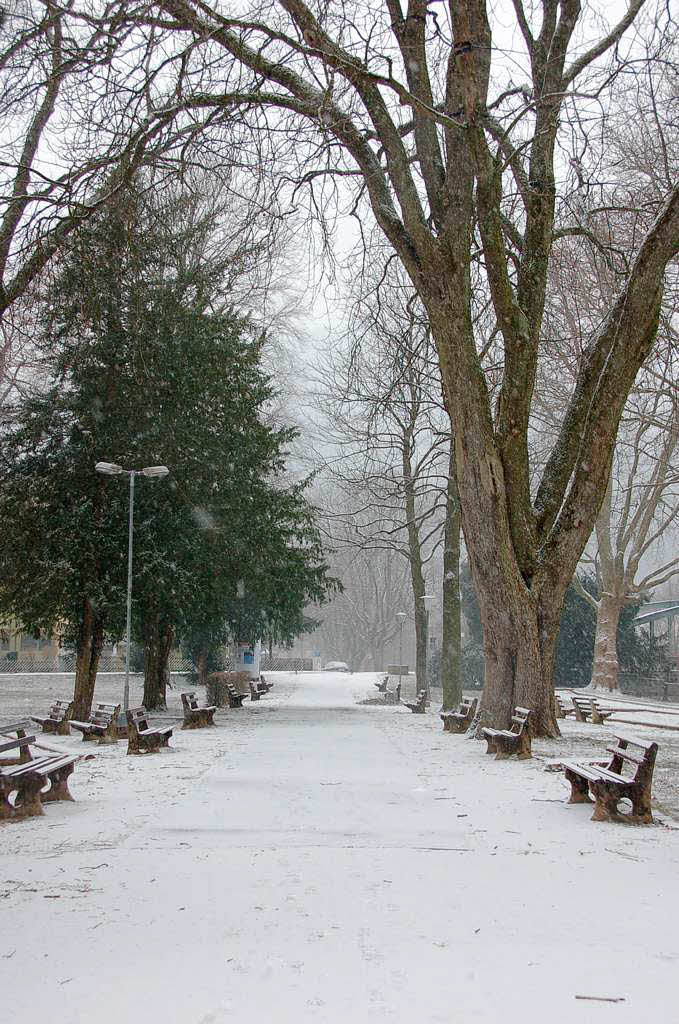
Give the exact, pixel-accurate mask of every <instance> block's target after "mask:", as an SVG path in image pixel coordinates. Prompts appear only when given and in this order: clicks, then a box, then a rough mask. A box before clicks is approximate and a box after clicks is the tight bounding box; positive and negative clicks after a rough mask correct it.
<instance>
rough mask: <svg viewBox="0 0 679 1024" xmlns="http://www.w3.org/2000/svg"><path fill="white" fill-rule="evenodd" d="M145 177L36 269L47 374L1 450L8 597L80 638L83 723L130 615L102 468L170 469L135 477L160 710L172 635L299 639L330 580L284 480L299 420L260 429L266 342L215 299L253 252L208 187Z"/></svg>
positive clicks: (140, 611) (138, 565)
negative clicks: (169, 184) (106, 656)
mask: <svg viewBox="0 0 679 1024" xmlns="http://www.w3.org/2000/svg"><path fill="white" fill-rule="evenodd" d="M136 184H137V187H136V188H135V189H128V190H126V191H125V192H124V193H121V195H120V197H119V198H118V201H117V202H116V203H115V204H112V205H109V206H107V207H106V208H105V209H103V210H102V211H101V213H99V214H97V216H95V217H93V218H90V219H89V220H88V221H87V223H86V224H84V225H82V226H81V227H80V228H79V229H78V230H77V231H75V232H74V233H73V234H72V235H71V236H70V238H69V240H68V242H67V243H65V244H64V246H63V247H62V249H61V255H60V260H59V266H58V267H54V268H52V269H53V273H52V274H51V275H50V277H49V278H48V277H47V275H44V276H43V280H44V283H45V293H44V296H43V301H42V304H41V315H40V317H39V321H38V323H39V327H40V334H39V337H38V338H37V341H36V344H37V348H38V349H39V351H40V353H41V355H42V366H41V379H39V380H36V381H35V386H34V387H33V388H32V389H31V391H30V393H29V394H28V396H27V397H25V398H22V399H21V400H19V401H18V402H17V403H15V404H14V405H9V406H6V408H5V416H4V423H3V436H2V444H1V446H0V528H1V529H2V530H3V531H4V532H5V535H6V536H7V537H10V536H11V537H12V543H11V544H6V545H4V546H3V550H2V553H1V554H0V580H1V582H0V608H1V609H2V611H3V612H4V613H5V614H7V613H12V614H14V615H15V616H16V617H17V618H18V619H19V621H21V622H22V623H23V624H24V625H25V626H26V627H28V628H33V629H55V628H56V629H58V630H60V631H61V632H62V635H63V637H64V641H65V642H66V643H67V644H68V645H71V646H72V647H73V648H74V649H75V651H76V653H77V660H76V683H75V715H76V716H77V717H82V716H83V715H86V714H87V713H88V712H89V708H90V704H91V701H92V696H93V691H94V684H95V678H96V672H97V665H98V661H99V655H100V653H101V649H102V645H103V643H104V641H105V640H106V638H109V639H112V638H117V637H120V636H121V635H122V632H123V614H124V607H125V587H126V555H127V544H126V538H127V512H128V496H127V487H126V485H125V484H122V482H121V479H120V478H118V479H116V480H112V479H111V478H103V477H102V476H100V475H98V474H96V473H95V472H94V465H95V463H96V462H97V461H99V460H103V461H113V462H117V463H119V464H121V465H123V466H126V467H128V466H132V467H137V468H139V467H141V466H143V465H149V464H159V463H164V464H166V465H167V466H168V467H169V468H170V475H169V477H168V478H167V479H166V480H165V481H164V482H162V483H159V482H157V481H145V480H143V478H142V482H141V484H140V485H139V488H138V494H137V500H136V506H135V509H136V515H135V573H134V598H135V600H134V627H133V633H134V635H135V636H137V637H139V638H140V639H141V640H142V641H143V643H144V649H145V689H144V703H145V705H146V706H147V707H150V708H154V707H161V706H164V705H165V686H166V683H167V678H168V672H167V659H168V655H169V653H170V650H171V648H172V646H173V645H174V644H175V643H177V642H180V641H181V642H182V643H184V644H185V645H186V646H187V647H188V648H189V649H191V650H192V651H193V652H194V657H195V658H196V661H197V662H198V663H204V662H205V661H206V658H207V655H208V652H209V651H210V650H212V649H214V648H215V647H216V646H217V645H218V644H223V643H226V642H228V641H234V640H237V639H247V640H248V641H249V642H254V641H256V640H259V639H265V640H267V641H273V642H276V643H286V642H290V641H291V639H292V638H293V636H295V635H296V634H297V633H299V632H300V631H301V630H302V629H303V628H304V627H305V626H306V625H308V622H307V620H306V619H305V616H304V611H303V609H304V607H305V606H306V605H307V604H308V603H309V602H312V601H315V602H319V603H322V601H323V600H324V599H325V596H326V594H327V593H328V591H329V590H331V589H332V586H333V584H332V581H331V580H330V578H329V576H328V573H327V566H326V563H325V560H324V557H323V553H322V550H321V545H320V538H319V535H318V531H317V528H316V526H315V522H314V514H313V509H312V507H311V506H310V505H309V503H308V502H307V500H306V498H305V496H304V485H303V484H299V485H297V484H294V483H291V482H290V481H289V480H288V479H287V477H286V464H285V459H286V449H287V448H288V446H289V444H290V442H291V441H292V439H293V437H294V431H292V430H291V429H289V428H286V427H280V426H275V425H273V424H271V423H270V422H269V411H270V406H271V401H272V398H273V396H274V390H273V387H272V382H271V380H270V378H269V377H268V376H267V374H266V373H265V372H264V370H263V367H262V355H263V350H264V349H265V347H266V337H265V336H263V335H261V334H260V333H259V332H257V331H254V330H253V329H252V325H251V324H250V323H249V322H248V321H247V320H246V319H244V318H243V317H242V316H239V315H238V314H237V313H236V312H235V310H234V309H233V308H232V307H231V306H230V292H229V290H228V288H227V289H226V290H225V282H226V281H228V280H229V279H233V278H234V277H242V276H243V275H247V273H248V267H249V264H250V262H251V261H252V260H253V259H254V258H255V255H256V254H254V253H253V252H252V251H250V252H248V253H247V255H246V256H245V257H244V256H243V254H242V253H239V252H238V251H236V252H234V251H233V249H232V248H230V247H227V248H226V249H225V248H224V245H223V244H221V245H220V244H217V243H216V242H215V236H216V234H217V232H219V220H220V217H219V216H217V213H216V210H215V209H214V208H210V204H209V203H206V201H205V199H204V198H203V199H201V198H200V196H199V195H197V194H195V193H194V194H189V193H188V192H184V193H182V192H180V191H179V190H177V189H176V188H175V189H174V190H173V191H172V192H171V193H170V194H166V195H165V196H163V194H162V192H159V191H155V192H154V193H152V194H150V193H149V191H148V190H147V189H146V188H144V186H145V184H146V183H145V182H144V179H143V178H139V179H137V182H136ZM204 184H206V183H204ZM226 212H227V211H224V210H222V211H221V216H222V217H223V216H224V215H225V213H226ZM218 237H220V238H221V239H222V242H223V236H222V235H221V234H220V235H219V236H218ZM268 257H269V252H268V250H267V258H268ZM123 479H125V478H123Z"/></svg>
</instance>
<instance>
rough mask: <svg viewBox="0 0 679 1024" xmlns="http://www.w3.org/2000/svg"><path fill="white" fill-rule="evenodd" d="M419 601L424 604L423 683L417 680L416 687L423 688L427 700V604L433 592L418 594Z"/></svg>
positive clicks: (431, 598) (431, 599) (432, 598)
mask: <svg viewBox="0 0 679 1024" xmlns="http://www.w3.org/2000/svg"><path fill="white" fill-rule="evenodd" d="M419 599H420V601H422V603H423V604H424V643H423V645H422V647H423V649H424V660H423V668H424V685H420V681H419V679H418V681H417V689H418V690H424V692H425V693H426V695H427V696H426V699H427V701H428V700H429V675H428V672H427V655H428V653H429V651H428V648H429V605H430V603H431V601H433V600H434V594H420V598H419Z"/></svg>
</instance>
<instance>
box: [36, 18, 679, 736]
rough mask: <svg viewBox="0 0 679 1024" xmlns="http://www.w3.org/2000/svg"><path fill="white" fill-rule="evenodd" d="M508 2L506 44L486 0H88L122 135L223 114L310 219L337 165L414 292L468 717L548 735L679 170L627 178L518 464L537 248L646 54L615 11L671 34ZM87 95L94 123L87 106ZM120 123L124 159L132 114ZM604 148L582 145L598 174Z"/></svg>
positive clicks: (674, 232) (656, 303)
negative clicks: (617, 234)
mask: <svg viewBox="0 0 679 1024" xmlns="http://www.w3.org/2000/svg"><path fill="white" fill-rule="evenodd" d="M95 6H96V5H95ZM512 6H513V17H514V23H513V25H512V26H511V28H510V31H513V33H514V35H513V36H512V38H511V42H510V43H509V46H510V47H511V60H509V59H508V58H507V54H506V52H504V51H503V46H502V44H503V42H504V40H506V39H507V38H508V36H507V29H506V27H505V26H502V27H500V26H499V24H498V23H497V21H496V14H495V11H494V9H493V8H492V7H491V5H489V4H487V2H486V0H449V3H448V4H447V5H446V6H443V5H441V7H440V8H439V7H437V8H436V9H433V8H432V7H431V6H430V4H428V2H427V0H410V2H409V3H408V6H407V9H405V10H404V9H403V7H402V6H401V3H400V2H399V0H384V2H383V3H380V4H371V5H369V6H368V7H366V6H365V4H363V3H361V2H359V0H348V2H347V3H345V4H342V5H328V4H326V3H325V2H324V0H318V2H313V3H311V2H309V3H305V2H303V0H270V2H261V3H260V2H252V3H250V4H248V3H247V2H246V3H244V4H242V5H240V6H239V9H238V12H233V11H231V10H226V11H225V10H224V9H223V7H222V5H221V4H218V3H208V2H205V0H164V2H157V3H140V4H138V5H136V4H114V5H110V6H109V5H101V11H100V18H103V17H104V14H106V15H107V16H108V14H109V12H111V11H113V12H114V15H113V21H112V22H110V24H111V25H115V28H116V29H117V30H119V31H120V32H123V38H125V39H126V40H128V44H129V46H130V50H129V51H128V52H129V53H130V54H131V52H132V46H133V45H134V47H136V50H135V53H137V54H141V55H142V56H141V57H140V58H137V60H136V64H135V68H136V69H137V70H136V75H135V76H133V85H134V88H132V89H130V88H127V87H123V86H121V92H120V93H119V94H118V93H112V92H111V91H108V92H107V93H105V92H104V91H102V90H101V89H100V90H99V92H98V93H97V97H98V96H105V98H106V101H107V102H108V103H110V104H111V107H112V110H113V112H114V113H115V114H116V115H117V114H118V110H119V106H120V105H124V113H125V114H129V111H130V109H131V106H135V105H136V106H137V108H139V110H140V111H141V108H142V107H143V116H140V118H139V120H138V121H137V122H135V130H136V131H137V132H138V133H139V132H140V133H141V135H142V137H143V138H144V139H146V138H147V137H148V135H149V131H152V130H154V129H153V128H151V129H149V127H148V122H147V118H149V117H150V118H151V122H152V125H159V126H160V125H161V124H162V125H164V126H165V127H167V125H169V124H170V123H172V124H173V125H176V127H175V129H174V130H175V131H179V130H180V127H182V126H183V128H184V130H185V131H187V132H190V133H193V134H194V135H195V134H196V132H195V129H196V125H197V121H201V122H202V121H208V120H209V119H210V118H213V119H215V120H218V119H219V118H220V117H222V118H226V117H227V116H228V117H231V118H232V117H233V114H234V112H235V111H238V115H239V128H240V133H241V134H240V138H241V139H242V140H243V154H244V161H245V162H247V161H249V162H250V164H251V166H253V167H256V168H257V171H258V173H260V174H261V170H262V168H266V167H268V166H275V167H276V168H277V172H278V174H279V177H280V180H282V181H286V182H289V183H290V191H289V195H290V196H291V197H292V196H293V195H294V196H298V195H299V194H300V193H299V191H298V189H299V186H301V185H306V186H307V187H308V192H307V193H306V194H307V197H308V199H307V203H308V206H309V207H310V208H311V209H312V210H314V209H315V210H317V211H318V214H319V217H320V218H323V217H324V216H325V215H326V214H327V211H328V206H329V205H332V203H333V202H335V203H339V202H340V201H341V199H342V197H343V196H344V195H346V192H345V191H344V187H347V188H351V186H352V185H354V186H355V192H354V194H353V202H354V209H355V211H356V212H357V213H358V214H359V216H361V215H362V209H363V206H362V204H363V201H364V200H367V202H368V203H369V205H370V208H371V210H372V213H373V215H374V218H375V220H376V221H377V223H378V225H379V226H380V228H381V230H382V231H383V233H384V235H385V236H386V238H387V239H388V240H389V242H390V244H391V245H392V247H393V249H394V251H395V253H397V254H398V256H399V258H400V260H401V262H402V263H403V265H404V267H405V269H406V271H407V273H408V275H409V277H410V280H411V282H412V283H413V286H414V287H415V289H416V291H417V293H418V296H419V298H420V300H421V302H422V304H423V306H424V308H425V310H426V312H427V315H428V318H429V323H430V327H431V331H432V336H433V338H434V341H435V344H436V348H437V353H438V361H439V364H440V367H441V375H442V380H443V387H444V393H445V400H446V405H447V407H448V410H449V413H450V415H451V417H452V420H453V423H454V428H455V436H456V448H455V457H456V476H457V484H458V489H459V495H460V502H461V509H462V522H463V529H464V533H465V538H466V544H467V548H468V552H469V558H470V563H471V566H472V572H473V575H474V580H475V584H476V589H477V592H478V595H479V599H480V604H481V612H482V619H483V626H484V637H485V640H484V643H485V653H486V685H485V690H484V698H483V719H484V720H485V721H492V722H495V723H497V724H504V723H506V722H507V721H508V718H509V715H510V712H511V708H512V705H514V704H516V703H520V704H524V705H527V706H529V707H531V708H532V709H533V712H534V713H533V716H532V722H533V725H534V729H535V731H536V732H538V733H541V734H549V735H556V734H557V733H558V726H557V724H556V721H555V719H554V714H553V700H552V669H553V663H554V652H555V644H556V637H557V632H558V625H559V619H560V611H561V607H562V603H563V598H564V594H565V591H566V588H567V586H568V583H569V582H570V580H571V578H572V576H573V573H574V570H575V567H576V565H577V562H578V559H579V557H580V555H581V553H582V551H583V548H584V546H585V544H586V542H587V539H588V537H589V535H590V533H591V531H592V528H593V525H594V522H595V520H596V517H597V514H598V511H599V507H600V505H601V501H602V499H603V495H604V493H605V490H606V485H607V481H608V477H609V474H610V468H611V463H612V458H613V449H614V445H615V437H616V432H617V427H618V422H619V419H620V416H621V414H622V410H623V407H624V404H625V400H626V396H627V394H628V393H629V390H630V388H631V386H632V383H633V381H634V379H635V376H636V374H637V372H638V369H639V367H640V366H641V365H642V364H643V363H644V361H645V360H646V358H647V357H648V355H649V353H650V352H651V350H652V347H653V344H654V339H655V333H656V326H657V319H658V312H659V308H660V302H661V297H662V288H663V281H664V275H665V269H666V266H667V264H668V262H669V261H670V260H671V259H672V258H673V257H674V256H675V255H676V253H677V251H678V250H679V185H677V183H676V181H672V182H669V183H668V185H667V187H666V188H665V189H664V190H663V193H662V195H660V196H658V195H656V194H655V193H654V194H651V195H649V201H648V212H649V213H650V214H651V215H652V220H651V223H650V226H649V227H648V228H647V229H646V230H645V233H644V234H643V235H639V236H638V237H637V238H635V244H634V255H633V258H631V259H630V261H629V270H628V272H627V273H626V274H625V276H624V280H623V282H622V284H621V286H620V288H619V290H618V293H617V295H616V298H615V300H614V302H613V303H612V304H611V306H610V308H609V310H608V311H607V315H606V317H605V318H604V320H603V321H602V322H600V323H599V324H597V325H596V327H595V328H594V329H593V330H592V331H591V332H589V333H588V336H587V337H586V338H585V339H584V345H583V358H582V359H581V362H580V366H579V368H578V373H577V377H576V383H575V386H574V388H573V390H572V392H571V394H570V395H569V398H568V401H567V403H565V404H564V406H563V408H562V410H561V411H562V415H561V418H560V428H559V433H558V436H557V438H556V440H555V442H554V445H553V447H552V450H551V452H550V453H549V455H548V457H547V458H546V461H545V463H544V466H543V467H542V468H541V470H540V472H539V473H538V475H537V479H535V478H534V475H533V472H532V466H531V460H530V455H529V437H530V432H531V429H532V426H531V412H532V402H533V396H534V389H535V384H536V379H537V368H538V364H539V360H540V355H541V352H542V325H543V317H544V309H545V299H546V294H547V289H548V270H549V261H550V255H551V253H552V249H553V246H554V244H555V242H557V241H558V240H559V239H560V238H563V237H565V236H568V235H573V234H575V235H577V236H579V237H580V238H582V239H583V244H587V243H586V242H585V241H584V240H585V239H587V237H588V229H587V225H586V223H583V222H582V218H581V217H580V215H579V213H578V209H577V204H576V205H575V206H574V205H573V204H569V202H568V201H567V200H568V198H569V196H570V195H572V194H574V193H575V194H577V191H578V188H579V183H580V180H581V179H582V180H585V179H586V172H587V143H588V141H589V140H590V139H591V138H592V137H593V135H594V133H595V131H596V130H599V131H600V133H601V134H602V135H603V136H605V134H606V131H607V124H608V117H607V110H606V100H607V96H608V95H609V94H610V89H611V87H612V86H613V85H614V84H615V83H616V81H617V78H618V76H619V74H620V73H621V72H622V71H623V70H627V69H633V67H634V64H633V63H632V57H634V58H635V59H636V58H638V59H639V60H641V61H642V62H644V61H647V56H646V54H645V53H644V52H643V47H641V46H640V45H639V42H638V36H637V37H635V36H633V34H632V33H628V30H629V29H630V28H631V27H632V26H637V28H638V33H639V34H640V35H641V36H642V37H643V38H644V39H645V40H646V41H647V42H648V47H649V48H651V47H655V52H653V53H652V54H651V58H650V59H651V60H652V61H654V62H655V66H656V67H658V68H662V67H664V64H663V61H666V60H671V54H669V55H668V54H666V53H664V52H662V47H663V46H669V45H671V44H672V40H671V39H670V37H669V34H668V33H666V34H665V35H664V36H662V35H661V33H660V32H659V31H657V25H656V22H655V21H654V18H653V17H652V16H651V17H649V18H647V19H646V20H643V12H644V10H646V9H648V8H650V7H651V4H650V2H649V0H647V2H645V0H628V6H627V9H626V10H625V12H624V14H623V16H622V17H621V18H620V20H619V21H618V22H617V23H615V24H612V25H610V26H609V25H607V26H605V27H604V28H603V30H602V31H601V34H600V35H599V36H598V38H595V39H594V41H593V42H592V41H591V40H592V36H593V34H594V33H595V32H596V31H597V29H598V23H597V24H596V25H595V24H594V23H593V21H592V19H591V18H590V16H589V14H588V11H587V10H585V11H583V9H582V8H581V5H580V3H579V0H541V2H540V3H539V4H535V5H531V7H530V8H528V7H526V6H524V5H523V3H522V2H521V0H513V5H512ZM67 9H68V10H69V11H70V10H71V8H67ZM62 10H66V8H59V11H60V12H61V11H62ZM73 10H77V12H78V14H79V16H80V17H81V18H82V19H83V21H82V24H83V25H85V26H88V27H89V26H90V25H94V26H95V28H94V29H92V31H99V30H100V27H101V21H97V20H96V19H95V20H94V21H93V20H92V14H91V11H90V5H89V4H85V3H83V4H82V7H78V5H77V4H76V3H75V0H74V7H73ZM662 10H663V9H661V14H662ZM651 14H653V12H651ZM502 16H503V19H504V18H505V17H506V9H503V11H502ZM599 20H602V19H599ZM125 31H127V32H128V33H130V36H129V37H127V36H125V35H124V32H125ZM133 37H134V38H133ZM45 38H46V39H48V38H49V37H48V35H45ZM106 38H107V39H108V37H106ZM628 40H629V41H628ZM108 67H113V65H110V64H109V65H108ZM46 77H48V76H46ZM144 83H146V85H147V88H146V89H144ZM107 84H108V82H107ZM97 97H95V99H96V98H97ZM123 97H126V98H130V97H132V98H130V100H129V102H127V100H124V99H123ZM116 101H117V102H116ZM94 107H96V112H97V113H98V121H97V118H95V123H98V125H101V124H102V122H103V118H102V111H104V110H106V109H107V106H106V103H105V102H102V103H100V104H99V106H96V103H95V104H90V105H89V108H92V109H94ZM89 108H88V110H89ZM192 119H194V120H192ZM142 122H143V125H142ZM140 126H141V127H140ZM157 130H158V131H160V130H161V129H160V127H159V128H158V129H157ZM128 138H129V139H130V140H131V141H129V142H128V144H127V147H128V148H127V149H125V159H126V160H129V159H134V158H135V157H136V153H137V149H136V147H137V144H138V139H139V135H138V134H137V135H135V134H134V133H133V132H130V134H129V136H128ZM583 149H584V153H583ZM118 156H119V158H120V159H122V156H123V151H122V150H119V152H118ZM607 159H608V158H607V156H606V150H605V146H603V147H601V151H600V154H599V155H598V160H599V164H600V166H599V167H597V171H602V172H604V173H605V171H606V170H607V169H608V164H607ZM119 162H120V160H119ZM564 166H567V167H570V168H571V170H572V173H568V174H565V173H562V169H563V167H564ZM583 168H584V170H583ZM338 182H339V184H337V183H338ZM333 183H334V185H333ZM333 189H334V190H333ZM479 255H480V256H481V257H482V265H483V273H484V274H485V276H486V279H487V284H488V288H489V291H490V295H491V302H492V315H493V318H494V320H495V325H496V327H495V332H496V333H495V336H494V343H495V346H494V353H493V372H492V374H491V375H490V376H489V373H488V367H487V364H486V361H485V357H486V356H487V354H488V353H487V352H486V351H485V348H483V347H481V346H479V344H478V337H477V335H476V332H475V330H474V321H473V315H472V294H471V289H472V267H473V266H474V265H475V261H476V259H477V257H478V256H479ZM532 485H534V486H532Z"/></svg>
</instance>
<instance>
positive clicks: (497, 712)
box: [480, 586, 560, 737]
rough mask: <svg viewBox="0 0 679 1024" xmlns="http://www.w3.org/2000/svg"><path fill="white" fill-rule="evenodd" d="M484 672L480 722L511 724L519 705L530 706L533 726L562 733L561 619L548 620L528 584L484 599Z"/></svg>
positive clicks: (547, 733) (540, 730) (539, 730)
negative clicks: (557, 693)
mask: <svg viewBox="0 0 679 1024" xmlns="http://www.w3.org/2000/svg"><path fill="white" fill-rule="evenodd" d="M480 603H481V617H482V620H483V648H484V656H485V663H486V677H485V683H484V689H483V697H482V700H481V708H480V724H481V725H489V724H491V723H492V725H493V726H494V727H498V725H499V726H500V727H501V728H507V727H508V726H509V724H510V720H511V716H512V712H513V710H514V708H515V707H517V706H518V707H524V708H529V709H530V711H531V712H532V714H531V718H530V731H531V733H532V734H533V735H537V736H553V737H556V736H559V735H560V732H559V726H558V725H557V721H556V716H555V713H554V682H553V675H554V659H555V654H556V643H557V638H558V625H556V624H555V623H554V622H553V621H548V620H547V619H546V617H545V615H544V614H543V613H542V610H541V608H540V606H539V604H538V603H537V601H536V600H535V598H534V596H533V595H532V594H531V593H530V592H529V591H527V590H526V588H525V587H521V586H519V587H516V588H513V589H512V588H509V587H507V588H506V589H505V590H504V591H503V594H502V599H501V600H498V597H497V595H495V597H494V599H493V600H490V599H489V598H488V597H486V600H481V602H480Z"/></svg>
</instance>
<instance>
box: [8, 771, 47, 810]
mask: <svg viewBox="0 0 679 1024" xmlns="http://www.w3.org/2000/svg"><path fill="white" fill-rule="evenodd" d="M42 787H43V780H42V778H41V777H40V776H39V775H28V776H24V777H23V779H22V780H21V788H20V789H19V791H18V792H17V795H16V796H15V798H14V813H13V815H12V817H14V818H37V817H39V816H40V815H41V814H44V813H45V812H44V810H43V806H42V800H41V799H40V790H41V789H42Z"/></svg>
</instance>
